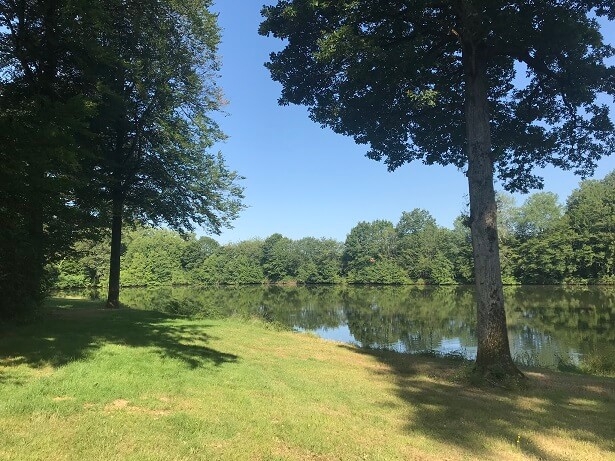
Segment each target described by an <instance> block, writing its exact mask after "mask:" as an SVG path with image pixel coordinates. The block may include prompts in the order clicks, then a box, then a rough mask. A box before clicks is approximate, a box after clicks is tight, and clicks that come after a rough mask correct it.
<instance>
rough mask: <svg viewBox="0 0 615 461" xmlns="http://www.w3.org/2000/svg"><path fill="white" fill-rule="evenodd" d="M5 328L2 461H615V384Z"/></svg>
mask: <svg viewBox="0 0 615 461" xmlns="http://www.w3.org/2000/svg"><path fill="white" fill-rule="evenodd" d="M53 304H54V305H53V306H52V308H51V309H50V311H49V313H48V314H46V315H44V316H43V317H42V318H41V319H40V320H39V321H38V322H36V323H34V324H31V325H26V326H20V327H13V328H4V330H2V331H0V459H2V460H12V461H13V460H29V461H30V460H201V459H202V460H365V459H367V460H411V459H420V460H440V459H449V460H465V459H467V460H473V459H497V460H520V459H546V460H560V459H566V460H573V459H587V460H589V459H601V460H608V459H615V455H614V453H615V423H614V421H615V380H614V379H612V378H599V377H590V376H583V375H578V374H566V373H551V372H537V371H533V372H529V371H528V372H527V374H528V377H529V386H528V387H527V388H526V389H523V390H516V391H514V392H510V391H505V390H502V389H498V390H494V389H477V388H474V387H471V386H469V385H467V384H465V382H464V381H463V380H461V379H460V378H459V376H462V375H464V367H465V366H466V365H464V364H463V363H462V362H460V361H458V360H450V359H442V358H437V357H427V356H426V357H415V356H407V355H400V354H395V353H386V352H378V351H365V350H359V349H356V348H353V347H349V346H346V345H342V344H338V343H334V342H327V341H323V340H320V339H318V338H315V337H313V336H311V335H307V334H298V333H293V332H288V331H278V330H276V329H272V328H270V327H268V326H267V325H266V324H263V323H261V322H258V321H249V320H241V319H217V320H190V319H185V318H173V317H171V316H167V315H163V314H160V313H156V312H151V311H140V310H131V309H121V310H118V311H106V310H103V309H100V304H98V303H96V302H88V301H80V300H62V301H60V300H54V303H53Z"/></svg>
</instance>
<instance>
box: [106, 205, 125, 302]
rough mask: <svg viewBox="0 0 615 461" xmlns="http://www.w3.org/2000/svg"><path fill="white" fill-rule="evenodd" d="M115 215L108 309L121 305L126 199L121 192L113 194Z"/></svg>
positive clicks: (113, 219) (112, 231) (112, 228)
mask: <svg viewBox="0 0 615 461" xmlns="http://www.w3.org/2000/svg"><path fill="white" fill-rule="evenodd" d="M112 207H113V217H112V222H111V258H110V261H109V292H108V295H107V305H106V307H107V308H108V309H117V308H119V307H120V255H121V253H122V212H123V209H124V200H123V198H122V196H121V194H117V193H114V194H113V205H112Z"/></svg>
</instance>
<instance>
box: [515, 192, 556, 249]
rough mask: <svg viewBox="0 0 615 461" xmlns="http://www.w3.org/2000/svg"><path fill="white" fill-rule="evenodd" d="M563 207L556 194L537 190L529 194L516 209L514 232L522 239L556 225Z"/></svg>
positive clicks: (548, 229)
mask: <svg viewBox="0 0 615 461" xmlns="http://www.w3.org/2000/svg"><path fill="white" fill-rule="evenodd" d="M562 215H563V208H562V206H561V205H560V204H559V201H558V198H557V194H554V193H553V192H538V193H535V194H532V195H530V196H529V197H528V198H527V200H526V201H525V202H524V203H523V205H521V207H519V209H518V210H517V216H516V220H515V221H516V222H515V234H516V236H517V238H519V239H521V240H524V239H528V238H530V237H535V236H537V235H540V234H542V233H544V232H548V231H551V230H552V229H554V228H555V227H557V226H558V225H559V223H560V221H561V219H562Z"/></svg>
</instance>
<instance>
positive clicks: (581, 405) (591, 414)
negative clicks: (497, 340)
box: [340, 346, 615, 460]
mask: <svg viewBox="0 0 615 461" xmlns="http://www.w3.org/2000/svg"><path fill="white" fill-rule="evenodd" d="M340 347H346V346H340ZM352 349H353V350H356V349H354V348H352ZM360 353H362V354H366V355H370V356H373V357H375V358H376V359H377V360H379V361H380V362H382V363H384V364H386V365H387V366H389V367H390V368H391V370H392V371H393V373H394V375H395V380H396V383H397V389H396V392H397V395H398V396H399V397H400V398H401V399H403V400H404V401H405V402H407V403H408V404H409V405H410V406H411V407H412V408H417V409H418V411H413V412H412V414H411V415H410V416H409V417H408V422H407V425H406V430H407V431H408V433H409V434H415V433H417V432H419V433H422V434H424V435H426V436H428V437H431V438H435V439H438V440H441V441H446V442H447V443H450V444H454V445H456V446H458V447H459V448H461V449H463V450H464V451H470V452H472V453H475V454H476V455H477V456H486V455H487V454H488V451H487V447H486V444H485V441H486V440H488V439H500V440H503V441H508V442H509V443H511V444H513V445H516V447H517V448H519V449H520V450H521V451H522V452H523V453H525V454H527V455H529V456H531V457H533V458H537V459H541V460H560V459H586V457H585V456H584V454H583V453H581V452H579V451H578V448H577V449H576V450H574V451H573V449H572V448H571V445H570V443H569V442H570V439H571V438H572V439H574V440H575V442H579V441H580V442H582V443H583V444H588V445H589V446H595V447H599V448H600V449H601V450H602V451H603V452H605V453H611V454H612V455H611V456H610V457H609V458H608V459H613V460H615V421H614V420H613V417H614V411H615V380H613V379H612V378H600V377H591V376H587V375H578V374H570V373H558V372H550V371H549V372H541V371H530V370H525V374H526V376H527V377H528V383H527V388H524V389H515V390H505V389H495V388H477V387H473V386H470V385H468V384H467V383H466V379H465V376H464V374H465V372H466V371H467V370H468V368H469V365H467V364H466V365H463V364H461V366H460V363H461V362H460V361H459V360H450V359H446V358H443V359H429V358H420V357H417V358H416V359H415V360H412V359H410V360H408V359H407V358H406V357H404V356H403V355H400V354H396V353H389V352H386V351H372V350H360ZM464 368H465V370H464ZM387 372H388V371H387ZM425 375H428V376H429V377H430V378H431V379H429V380H427V381H426V380H425Z"/></svg>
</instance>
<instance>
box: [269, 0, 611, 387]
mask: <svg viewBox="0 0 615 461" xmlns="http://www.w3.org/2000/svg"><path fill="white" fill-rule="evenodd" d="M262 14H263V16H264V18H265V19H264V21H263V22H262V24H261V26H260V29H259V32H260V33H261V34H263V35H269V34H271V35H273V36H274V37H277V38H280V39H283V40H285V47H284V49H282V51H280V52H277V53H272V54H271V56H270V61H269V62H268V63H267V64H266V66H267V68H268V69H269V70H270V72H271V76H272V78H273V79H274V80H276V81H278V82H280V83H281V84H282V95H281V98H280V103H281V104H289V103H293V104H302V105H305V106H307V107H308V108H309V113H310V117H311V118H312V119H313V120H314V121H316V122H318V123H320V124H321V125H323V126H328V127H330V128H332V129H333V130H334V131H335V132H337V133H340V134H344V135H349V136H353V137H354V139H355V140H356V141H357V142H358V143H360V144H369V146H370V150H369V151H368V153H367V155H368V157H370V158H372V159H375V160H384V161H385V163H386V164H387V165H388V168H389V169H390V170H393V169H395V168H397V167H399V166H401V165H403V164H404V163H406V162H410V161H413V160H421V161H423V162H424V163H426V164H434V163H438V164H442V165H449V164H452V165H455V166H457V167H459V168H462V169H464V171H465V173H466V175H467V177H468V188H469V199H470V226H471V232H472V245H473V257H474V270H475V283H476V288H477V338H478V350H477V357H476V364H475V369H476V371H477V373H480V374H482V375H484V376H493V377H503V378H504V377H507V376H516V375H518V373H519V372H518V370H517V368H516V367H515V365H514V364H513V361H512V358H511V355H510V348H509V344H508V336H507V328H506V317H505V312H504V301H503V291H502V280H501V270H500V262H499V249H498V235H497V206H496V199H495V191H494V185H493V183H494V177H495V175H497V176H498V177H499V178H500V179H501V180H503V181H504V182H505V184H506V187H507V188H508V189H509V190H519V191H527V190H529V189H530V188H533V187H538V186H541V184H542V183H541V180H540V178H538V177H537V176H536V175H535V174H533V173H532V168H533V167H534V166H535V165H538V166H544V165H547V164H553V165H556V166H559V167H562V168H566V169H574V170H575V171H576V172H578V173H580V174H589V173H591V172H592V171H593V168H594V165H595V162H596V160H597V159H599V158H600V157H601V156H603V155H608V154H610V153H611V151H612V150H613V147H614V145H615V130H614V128H613V123H612V121H611V120H610V119H609V115H608V114H609V109H608V107H607V106H605V105H601V104H600V103H599V102H598V101H597V95H598V93H600V92H606V93H609V94H614V93H615V88H613V75H614V73H615V72H614V69H613V67H609V66H607V64H606V62H605V60H606V59H607V58H608V57H609V56H612V55H613V49H612V48H610V47H609V46H607V45H605V43H604V41H603V37H602V36H601V35H600V32H599V25H598V23H597V22H596V20H595V19H593V15H598V16H604V15H608V16H609V18H610V19H612V18H613V17H615V7H613V4H612V2H611V1H607V0H596V1H589V0H579V1H573V0H559V1H556V0H545V1H541V2H526V1H512V2H511V1H507V2H504V1H493V0H453V1H450V2H441V1H431V0H423V1H408V0H394V1H387V2H382V1H378V0H364V1H355V0H318V1H315V0H279V1H278V3H277V4H276V5H273V6H267V7H264V8H263V10H262ZM518 74H520V75H524V74H525V76H526V78H525V79H522V78H516V77H517V75H518Z"/></svg>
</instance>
